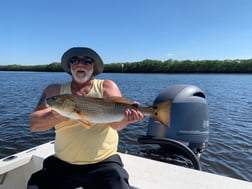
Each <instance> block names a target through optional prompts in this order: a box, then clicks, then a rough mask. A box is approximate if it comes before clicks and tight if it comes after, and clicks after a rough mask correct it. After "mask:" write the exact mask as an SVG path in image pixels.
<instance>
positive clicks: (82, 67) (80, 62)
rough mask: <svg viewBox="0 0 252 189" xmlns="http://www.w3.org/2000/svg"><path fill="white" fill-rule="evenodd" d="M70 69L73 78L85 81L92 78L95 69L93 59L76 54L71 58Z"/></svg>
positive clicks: (80, 81) (77, 80)
mask: <svg viewBox="0 0 252 189" xmlns="http://www.w3.org/2000/svg"><path fill="white" fill-rule="evenodd" d="M70 69H71V73H72V77H73V79H74V80H75V81H76V82H78V83H85V82H87V81H88V80H90V79H91V77H92V75H93V71H94V63H93V60H92V59H91V58H89V57H85V56H82V55H80V56H75V57H72V58H71V59H70Z"/></svg>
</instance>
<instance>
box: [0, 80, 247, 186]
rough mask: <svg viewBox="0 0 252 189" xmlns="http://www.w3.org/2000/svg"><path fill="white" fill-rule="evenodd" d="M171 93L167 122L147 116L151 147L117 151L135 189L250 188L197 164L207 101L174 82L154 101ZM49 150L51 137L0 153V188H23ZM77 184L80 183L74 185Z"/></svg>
mask: <svg viewBox="0 0 252 189" xmlns="http://www.w3.org/2000/svg"><path fill="white" fill-rule="evenodd" d="M168 99H172V101H173V102H172V107H171V108H172V109H171V112H172V113H171V123H170V128H165V127H163V126H162V125H160V123H158V122H157V121H155V120H154V119H152V118H150V120H149V124H148V130H147V133H146V136H141V137H139V138H138V142H139V145H142V144H148V145H153V147H151V148H148V149H145V150H142V151H141V153H139V154H138V155H131V154H127V153H120V152H118V154H119V155H120V156H121V158H122V161H123V163H124V167H125V169H126V170H127V172H128V173H129V182H130V185H131V186H132V188H135V189H137V188H138V189H153V188H158V189H166V188H173V189H185V188H186V189H197V188H200V189H209V188H211V189H220V188H224V189H225V188H227V189H238V188H239V189H252V183H251V182H248V181H243V180H239V179H235V178H230V177H226V176H221V175H216V174H212V173H207V172H204V171H202V170H201V167H200V157H201V154H202V153H203V151H204V150H205V149H206V148H207V144H208V135H209V121H208V107H207V102H206V97H205V94H204V92H203V91H202V90H201V89H199V88H198V87H196V86H191V85H176V86H172V87H169V88H167V89H164V90H163V91H161V92H160V93H159V94H158V96H157V97H156V99H155V100H154V103H153V104H156V103H159V102H162V101H166V100H168ZM53 154H54V141H50V142H47V143H45V144H41V145H39V146H36V147H34V148H31V149H28V150H25V151H22V152H19V153H17V154H14V155H11V156H8V157H6V158H3V159H0V189H25V188H26V185H27V182H28V180H29V178H30V176H31V174H32V173H34V172H36V171H38V170H40V169H41V168H42V165H43V161H44V159H45V158H47V157H48V156H51V155H53ZM78 189H81V188H78Z"/></svg>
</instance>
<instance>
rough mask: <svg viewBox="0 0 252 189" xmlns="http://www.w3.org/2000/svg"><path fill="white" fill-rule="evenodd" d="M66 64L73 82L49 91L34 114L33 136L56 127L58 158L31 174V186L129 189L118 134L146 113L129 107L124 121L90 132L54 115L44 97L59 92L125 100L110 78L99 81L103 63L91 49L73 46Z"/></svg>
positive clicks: (55, 113) (32, 118)
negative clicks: (118, 152) (119, 153)
mask: <svg viewBox="0 0 252 189" xmlns="http://www.w3.org/2000/svg"><path fill="white" fill-rule="evenodd" d="M61 64H62V67H63V69H64V71H66V72H67V73H69V74H70V75H71V76H72V81H70V82H68V83H64V84H52V85H49V86H48V87H46V89H45V90H44V92H43V94H42V96H41V99H40V101H39V103H38V105H37V107H36V109H35V111H34V112H33V113H32V114H31V115H30V129H31V131H32V132H38V131H45V130H48V129H51V128H55V133H56V135H55V155H54V156H50V157H48V158H47V159H46V160H45V161H44V165H43V169H42V170H40V171H39V172H37V173H35V174H33V175H32V177H31V179H30V180H29V182H28V188H39V189H44V188H45V189H50V188H53V189H74V188H78V187H83V188H85V189H96V188H100V189H101V188H102V189H126V188H129V184H128V174H127V172H126V171H125V170H124V169H123V165H122V162H121V159H120V157H119V156H118V154H117V146H118V133H117V131H118V130H121V129H123V128H125V126H126V125H127V124H129V123H133V122H137V121H143V119H144V116H143V114H142V113H141V112H139V111H136V110H133V109H128V110H126V111H125V116H124V118H123V119H122V120H121V121H120V122H113V123H109V124H105V123H104V124H93V125H91V127H90V128H89V129H87V128H85V127H84V126H83V125H82V124H80V123H79V122H77V121H76V120H72V119H69V118H66V117H64V116H62V115H60V114H58V113H57V112H55V111H53V110H52V109H51V108H50V107H48V106H47V105H46V103H45V99H46V98H47V97H50V96H54V95H59V94H76V95H80V96H89V97H98V98H108V97H111V96H121V92H120V90H119V88H118V86H117V85H116V84H115V83H114V82H113V81H111V80H98V79H94V77H95V76H97V75H98V74H100V73H101V72H102V71H103V61H102V59H101V58H100V56H99V55H98V54H97V53H96V52H95V51H94V50H92V49H90V48H86V47H74V48H71V49H69V50H68V51H66V52H65V53H64V54H63V56H62V59H61Z"/></svg>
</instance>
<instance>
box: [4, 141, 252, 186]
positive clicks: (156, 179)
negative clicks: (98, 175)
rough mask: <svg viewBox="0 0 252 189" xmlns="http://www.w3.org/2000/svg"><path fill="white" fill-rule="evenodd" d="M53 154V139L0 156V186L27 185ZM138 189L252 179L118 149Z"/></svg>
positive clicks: (238, 182)
mask: <svg viewBox="0 0 252 189" xmlns="http://www.w3.org/2000/svg"><path fill="white" fill-rule="evenodd" d="M52 154H54V142H53V141H51V142H48V143H45V144H42V145H39V146H37V147H35V148H31V149H28V150H25V151H23V152H19V153H17V154H14V155H11V156H9V157H6V158H3V159H1V160H0V189H25V188H26V184H27V181H28V179H29V178H30V176H31V174H32V173H33V172H35V171H37V170H39V169H41V168H42V163H43V160H44V159H45V158H46V157H48V156H50V155H52ZM119 155H120V156H121V158H122V161H123V162H124V166H125V169H126V170H127V171H128V173H129V176H130V177H129V182H130V184H131V186H132V187H134V188H138V189H153V188H158V189H166V188H173V189H185V188H186V189H196V188H200V189H209V188H211V189H220V188H223V189H225V188H227V189H238V188H239V189H251V188H252V183H251V182H247V181H242V180H238V179H234V178H230V177H225V176H219V175H215V174H212V173H207V172H203V171H200V170H196V169H191V168H185V167H181V166H178V165H173V164H169V163H165V162H160V161H156V160H151V159H147V158H144V157H139V156H135V155H130V154H124V153H119Z"/></svg>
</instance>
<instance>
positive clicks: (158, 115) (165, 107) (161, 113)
mask: <svg viewBox="0 0 252 189" xmlns="http://www.w3.org/2000/svg"><path fill="white" fill-rule="evenodd" d="M171 104H172V100H167V101H164V102H160V103H158V104H155V105H153V106H152V108H153V109H156V110H155V112H154V115H153V117H154V118H155V119H157V120H158V121H159V122H160V123H162V124H163V125H164V126H166V127H169V126H170V121H171Z"/></svg>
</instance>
